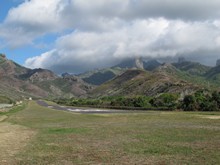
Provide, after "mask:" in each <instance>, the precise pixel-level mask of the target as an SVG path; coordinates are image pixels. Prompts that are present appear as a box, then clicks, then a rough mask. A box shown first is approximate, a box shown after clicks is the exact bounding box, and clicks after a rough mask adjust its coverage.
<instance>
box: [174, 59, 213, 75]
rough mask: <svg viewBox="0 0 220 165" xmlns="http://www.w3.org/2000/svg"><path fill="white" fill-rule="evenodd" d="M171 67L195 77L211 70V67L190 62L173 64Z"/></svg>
mask: <svg viewBox="0 0 220 165" xmlns="http://www.w3.org/2000/svg"><path fill="white" fill-rule="evenodd" d="M172 65H173V66H175V67H176V68H177V69H179V70H182V71H185V72H188V73H189V74H192V75H196V76H202V75H204V74H206V73H207V72H208V71H209V70H210V69H211V67H209V66H205V65H202V64H200V63H197V62H190V61H183V62H178V63H173V64H172Z"/></svg>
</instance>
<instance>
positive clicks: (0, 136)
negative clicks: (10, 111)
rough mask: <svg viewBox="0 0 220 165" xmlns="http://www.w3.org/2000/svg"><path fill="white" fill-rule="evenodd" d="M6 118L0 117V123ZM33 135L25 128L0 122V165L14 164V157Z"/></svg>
mask: <svg viewBox="0 0 220 165" xmlns="http://www.w3.org/2000/svg"><path fill="white" fill-rule="evenodd" d="M6 118H7V116H6ZM6 118H5V117H4V116H0V121H1V120H5V119H6ZM34 134H35V133H34V132H33V131H31V130H30V129H28V128H26V127H23V126H19V125H13V124H11V123H8V122H0V164H1V165H8V164H16V163H15V162H16V157H15V155H16V154H17V153H18V152H19V151H21V150H22V149H23V148H24V147H25V145H26V144H27V143H28V141H29V140H30V138H31V137H33V136H34Z"/></svg>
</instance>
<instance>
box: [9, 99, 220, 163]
mask: <svg viewBox="0 0 220 165" xmlns="http://www.w3.org/2000/svg"><path fill="white" fill-rule="evenodd" d="M201 115H204V116H208V115H211V116H216V115H220V113H217V112H210V113H209V112H206V113H201V112H199V113H197V112H192V113H191V112H154V111H148V112H146V113H131V114H74V113H70V112H63V111H56V110H50V109H48V108H43V107H40V106H38V105H37V104H35V103H34V102H29V104H28V106H27V107H26V108H25V109H24V110H20V111H17V112H16V113H12V114H11V115H10V116H9V118H8V119H7V122H10V123H13V124H17V125H22V126H26V127H28V128H29V129H31V130H34V131H35V132H36V135H35V137H34V138H32V139H31V142H29V143H28V144H27V145H26V147H25V148H24V149H23V150H22V151H20V152H19V153H18V154H17V155H16V161H17V162H16V164H21V165H25V164H27V165H29V164H54V165H59V164H219V163H220V151H219V148H220V140H219V139H220V133H219V132H220V120H219V119H217V120H213V119H208V118H201V117H200V116H201Z"/></svg>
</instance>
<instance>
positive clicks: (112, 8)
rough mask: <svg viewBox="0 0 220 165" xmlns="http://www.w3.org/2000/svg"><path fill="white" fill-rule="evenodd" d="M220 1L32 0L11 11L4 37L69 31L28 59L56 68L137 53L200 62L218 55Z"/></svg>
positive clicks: (73, 68) (28, 38) (14, 39)
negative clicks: (48, 48)
mask: <svg viewBox="0 0 220 165" xmlns="http://www.w3.org/2000/svg"><path fill="white" fill-rule="evenodd" d="M219 6H220V1H219V0H209V1H207V2H206V1H201V0H194V1H191V0H178V1H176V0H166V1H162V0H154V1H151V0H123V1H119V0H93V1H91V0H44V1H40V0H29V1H25V2H23V3H22V4H21V5H19V6H18V7H16V8H13V9H11V10H10V11H9V13H8V16H7V17H6V19H5V21H4V22H3V23H2V24H1V25H0V38H3V39H4V40H5V42H6V43H7V45H8V46H12V47H16V46H21V45H25V44H34V41H35V39H37V38H39V37H42V36H44V35H46V34H48V33H61V32H63V31H65V30H70V31H71V32H70V33H69V34H65V35H64V36H61V37H59V38H57V39H56V41H55V46H54V48H53V50H51V51H48V52H46V53H43V54H41V55H39V56H36V57H33V58H30V59H27V60H26V62H25V65H26V66H28V67H32V68H33V67H43V68H48V69H52V70H54V71H56V72H64V71H68V72H74V73H78V72H82V71H85V70H89V69H93V68H99V67H105V66H110V65H112V64H114V63H115V62H117V61H119V60H121V59H123V58H126V57H135V56H142V57H146V58H149V57H150V58H160V59H161V58H167V57H175V56H180V55H182V56H184V55H185V56H187V57H189V58H191V59H193V57H196V58H197V59H199V60H200V61H201V58H199V57H202V58H203V59H205V57H207V58H208V59H212V58H213V59H214V58H217V56H218V53H219V54H220V50H219V49H220V48H219V45H220V19H219V17H220V10H219ZM204 52H206V55H204ZM198 54H202V55H201V56H200V55H198ZM207 61H208V60H203V62H206V64H211V63H210V62H207Z"/></svg>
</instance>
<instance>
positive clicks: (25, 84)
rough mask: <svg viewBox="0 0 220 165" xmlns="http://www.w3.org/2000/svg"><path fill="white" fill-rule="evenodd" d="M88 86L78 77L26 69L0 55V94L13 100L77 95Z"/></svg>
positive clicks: (81, 94)
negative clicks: (66, 76) (73, 77)
mask: <svg viewBox="0 0 220 165" xmlns="http://www.w3.org/2000/svg"><path fill="white" fill-rule="evenodd" d="M90 88H91V86H90V85H88V84H86V83H85V82H83V81H82V80H80V79H79V78H78V79H72V78H65V77H59V76H57V75H56V74H54V73H53V72H52V71H49V70H45V69H33V70H32V69H28V68H25V67H23V66H20V65H18V64H17V63H15V62H13V61H11V60H8V59H7V58H6V57H5V56H4V55H0V95H4V96H7V97H10V98H12V99H15V100H18V99H22V98H27V97H34V98H42V97H44V98H46V97H73V96H77V97H79V96H83V95H85V94H86V93H87V91H88V90H90Z"/></svg>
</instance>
